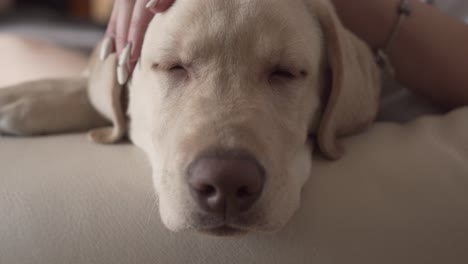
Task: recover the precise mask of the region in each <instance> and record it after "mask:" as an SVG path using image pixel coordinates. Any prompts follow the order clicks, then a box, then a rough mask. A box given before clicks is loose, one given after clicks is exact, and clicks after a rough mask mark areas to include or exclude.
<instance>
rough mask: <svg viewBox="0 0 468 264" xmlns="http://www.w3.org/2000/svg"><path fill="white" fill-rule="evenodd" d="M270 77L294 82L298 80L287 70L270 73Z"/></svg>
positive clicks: (278, 69) (279, 69)
mask: <svg viewBox="0 0 468 264" xmlns="http://www.w3.org/2000/svg"><path fill="white" fill-rule="evenodd" d="M270 77H275V78H282V79H290V80H292V79H295V78H296V75H294V74H293V73H292V72H290V71H288V70H286V69H281V68H277V69H275V70H273V72H271V73H270Z"/></svg>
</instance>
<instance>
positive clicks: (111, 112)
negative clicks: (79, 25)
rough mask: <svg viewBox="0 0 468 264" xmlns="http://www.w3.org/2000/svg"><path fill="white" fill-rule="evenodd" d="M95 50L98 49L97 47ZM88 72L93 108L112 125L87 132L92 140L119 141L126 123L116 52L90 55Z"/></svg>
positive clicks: (89, 92)
mask: <svg viewBox="0 0 468 264" xmlns="http://www.w3.org/2000/svg"><path fill="white" fill-rule="evenodd" d="M96 50H100V47H98V48H97V49H96ZM92 57H93V58H92V62H91V64H92V65H91V66H90V72H89V83H88V95H89V99H90V101H91V104H92V105H93V106H94V108H95V109H96V110H97V111H98V112H99V113H100V114H101V115H102V116H103V117H105V118H106V119H108V120H109V121H111V122H112V127H105V128H99V129H95V130H92V131H90V132H89V137H90V139H91V140H92V141H94V142H96V143H101V144H112V143H116V142H118V141H120V140H121V139H122V138H123V137H124V136H125V134H126V131H127V124H126V118H125V114H124V110H123V105H122V100H121V97H122V93H123V90H124V89H123V87H122V86H121V85H119V83H118V81H117V72H116V69H117V63H118V57H117V54H115V53H112V54H110V55H108V56H107V57H106V58H101V59H99V58H97V52H95V54H94V55H93V56H92Z"/></svg>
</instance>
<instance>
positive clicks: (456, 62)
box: [333, 0, 468, 107]
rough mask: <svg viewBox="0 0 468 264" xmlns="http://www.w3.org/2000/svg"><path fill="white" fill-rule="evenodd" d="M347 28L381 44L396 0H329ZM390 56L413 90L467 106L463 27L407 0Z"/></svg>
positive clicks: (467, 53) (467, 45) (467, 29)
mask: <svg viewBox="0 0 468 264" xmlns="http://www.w3.org/2000/svg"><path fill="white" fill-rule="evenodd" d="M333 2H334V3H335V6H336V8H337V11H338V13H339V15H340V17H341V19H342V21H343V23H344V24H345V26H346V27H348V28H349V29H350V30H351V31H353V32H354V33H355V34H357V35H358V36H359V37H361V38H362V39H363V40H365V41H366V42H367V43H368V44H369V45H370V46H371V47H372V48H374V49H375V48H377V47H383V46H385V43H386V41H387V38H388V37H389V35H390V33H391V31H392V29H393V27H394V25H395V23H396V20H397V19H398V15H397V13H396V7H397V6H398V4H399V2H400V0H385V1H384V0H380V1H376V0H353V1H349V0H333ZM410 2H411V6H412V9H413V13H412V14H411V16H410V17H409V18H408V19H407V20H406V22H405V23H404V24H403V27H402V29H401V31H400V32H399V34H398V36H397V39H396V41H395V43H394V45H393V46H392V47H391V49H390V52H389V56H390V61H391V63H392V64H393V66H394V67H395V70H396V77H397V79H398V80H399V81H400V82H402V83H403V84H405V85H407V86H408V87H410V88H411V89H413V90H414V91H415V92H417V93H419V94H422V95H424V96H426V97H428V98H429V99H431V100H433V101H435V102H437V103H439V104H442V105H445V106H448V107H455V106H460V105H468V26H466V25H465V24H463V23H462V22H461V21H457V20H455V19H453V18H450V17H448V16H446V15H444V14H442V13H441V12H440V11H438V10H436V9H434V8H432V7H430V6H426V5H424V4H422V3H420V2H419V1H418V0H411V1H410Z"/></svg>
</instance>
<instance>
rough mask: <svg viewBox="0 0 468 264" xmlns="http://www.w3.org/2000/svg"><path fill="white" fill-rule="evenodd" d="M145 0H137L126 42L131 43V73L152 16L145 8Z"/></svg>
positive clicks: (138, 56)
mask: <svg viewBox="0 0 468 264" xmlns="http://www.w3.org/2000/svg"><path fill="white" fill-rule="evenodd" d="M147 2H148V1H147V0H137V2H136V4H135V8H134V9H133V15H132V21H131V22H130V28H129V32H128V41H129V42H131V43H132V47H133V48H132V52H131V55H130V60H129V65H128V67H129V71H130V72H132V71H133V68H134V67H135V64H136V62H137V61H138V59H139V58H140V54H141V47H142V45H143V40H144V37H145V33H146V30H147V29H148V25H149V23H150V22H151V20H152V19H153V17H154V14H153V13H152V12H151V11H150V10H148V9H147V8H146V4H147Z"/></svg>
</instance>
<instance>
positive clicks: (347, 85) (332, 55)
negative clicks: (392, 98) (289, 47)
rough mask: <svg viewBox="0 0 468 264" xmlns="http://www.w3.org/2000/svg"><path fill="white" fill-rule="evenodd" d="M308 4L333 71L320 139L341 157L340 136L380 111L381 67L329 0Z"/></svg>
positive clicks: (365, 123)
mask: <svg viewBox="0 0 468 264" xmlns="http://www.w3.org/2000/svg"><path fill="white" fill-rule="evenodd" d="M309 3H313V4H312V5H311V6H309V7H310V8H313V9H314V10H312V12H313V14H315V15H316V17H317V18H318V21H319V23H320V26H321V28H322V32H323V40H324V47H325V50H326V57H327V60H328V67H329V69H330V71H331V83H330V86H331V87H330V88H329V91H328V98H327V99H326V100H325V102H323V106H324V112H323V116H322V119H321V121H320V124H319V128H318V134H317V139H318V144H319V148H320V150H321V152H322V154H323V155H324V156H325V157H327V158H329V159H338V158H340V157H341V156H342V155H343V152H344V150H343V148H342V147H341V146H340V144H339V142H338V138H339V137H342V136H346V135H349V134H352V133H355V132H357V131H359V130H362V129H363V128H365V127H366V126H368V125H369V124H370V123H371V122H372V121H373V120H374V118H375V116H376V114H377V110H378V99H379V95H380V85H381V84H380V81H381V80H380V70H379V68H378V66H377V64H376V62H375V59H374V56H373V55H372V52H371V51H370V49H369V48H368V47H367V45H366V44H364V43H363V42H362V41H361V40H360V39H358V38H357V37H356V36H354V35H353V34H352V33H351V32H349V31H348V30H347V29H345V28H344V26H343V25H342V24H341V22H340V20H339V19H338V16H337V14H336V12H335V10H334V8H333V6H332V5H331V4H330V3H329V1H325V0H315V1H313V0H309Z"/></svg>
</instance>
